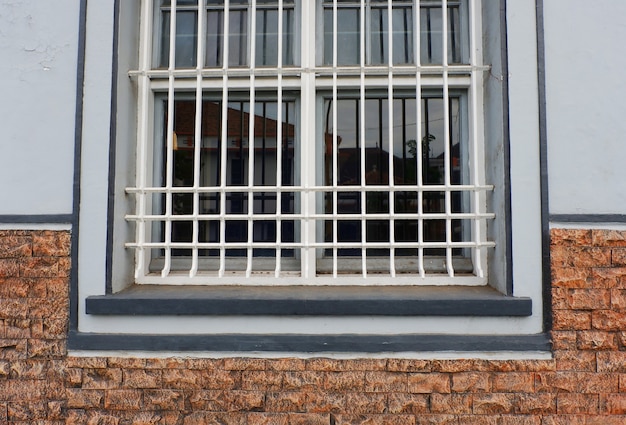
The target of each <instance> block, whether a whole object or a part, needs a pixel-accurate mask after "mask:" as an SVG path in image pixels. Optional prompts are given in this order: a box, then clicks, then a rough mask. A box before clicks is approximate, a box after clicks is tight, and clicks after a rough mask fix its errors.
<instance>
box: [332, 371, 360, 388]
mask: <svg viewBox="0 0 626 425" xmlns="http://www.w3.org/2000/svg"><path fill="white" fill-rule="evenodd" d="M364 386H365V372H329V373H327V374H326V379H325V381H324V389H325V390H330V391H363V388H364Z"/></svg>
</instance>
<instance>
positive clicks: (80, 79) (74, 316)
mask: <svg viewBox="0 0 626 425" xmlns="http://www.w3.org/2000/svg"><path fill="white" fill-rule="evenodd" d="M79 19H80V21H79V24H78V63H77V70H76V119H75V123H74V124H75V127H74V199H73V204H72V240H71V252H70V255H71V262H72V267H71V269H70V297H69V298H70V300H69V301H70V318H69V329H70V332H72V331H73V330H76V329H78V296H79V294H78V234H79V228H80V173H81V152H82V143H83V94H84V83H85V41H86V37H87V0H80V15H79Z"/></svg>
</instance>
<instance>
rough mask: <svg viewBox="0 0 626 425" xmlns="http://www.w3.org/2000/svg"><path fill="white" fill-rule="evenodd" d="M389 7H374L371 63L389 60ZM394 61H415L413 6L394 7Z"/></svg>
mask: <svg viewBox="0 0 626 425" xmlns="http://www.w3.org/2000/svg"><path fill="white" fill-rule="evenodd" d="M388 16H389V14H388V10H387V8H386V7H385V8H372V11H371V19H370V51H371V57H370V60H369V63H370V64H385V63H388V62H389V32H388V27H389V25H388V24H389V19H388ZM392 17H393V22H392V25H393V34H392V37H393V63H394V64H408V63H412V62H413V13H412V8H411V7H395V8H393V16H392Z"/></svg>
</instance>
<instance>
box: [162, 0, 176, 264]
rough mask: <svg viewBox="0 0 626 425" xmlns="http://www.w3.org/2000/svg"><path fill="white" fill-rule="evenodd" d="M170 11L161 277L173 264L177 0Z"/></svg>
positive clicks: (173, 1) (173, 0)
mask: <svg viewBox="0 0 626 425" xmlns="http://www.w3.org/2000/svg"><path fill="white" fill-rule="evenodd" d="M171 4H172V8H171V11H170V56H169V64H168V74H169V75H168V89H167V127H166V128H167V135H166V139H167V147H166V155H165V157H166V159H165V235H164V236H165V238H164V240H165V262H164V263H163V269H162V270H161V277H166V276H167V275H168V274H169V273H170V268H171V265H172V248H171V243H172V181H173V171H174V113H175V111H174V96H175V93H174V82H175V78H174V70H175V69H176V0H172V3H171Z"/></svg>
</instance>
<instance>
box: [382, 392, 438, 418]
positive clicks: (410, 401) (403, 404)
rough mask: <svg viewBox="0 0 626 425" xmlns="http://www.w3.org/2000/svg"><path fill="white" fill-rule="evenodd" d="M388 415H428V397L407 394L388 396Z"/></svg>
mask: <svg viewBox="0 0 626 425" xmlns="http://www.w3.org/2000/svg"><path fill="white" fill-rule="evenodd" d="M388 402H389V413H411V414H415V415H417V414H422V413H428V412H429V411H430V410H429V396H428V395H426V394H407V393H391V394H389V399H388Z"/></svg>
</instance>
